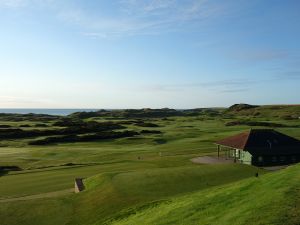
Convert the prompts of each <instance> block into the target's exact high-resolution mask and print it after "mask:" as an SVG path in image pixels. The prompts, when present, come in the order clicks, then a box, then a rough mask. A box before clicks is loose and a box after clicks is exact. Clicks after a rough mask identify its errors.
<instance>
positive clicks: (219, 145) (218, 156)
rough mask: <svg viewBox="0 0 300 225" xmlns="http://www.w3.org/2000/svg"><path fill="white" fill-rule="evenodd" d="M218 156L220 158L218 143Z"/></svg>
mask: <svg viewBox="0 0 300 225" xmlns="http://www.w3.org/2000/svg"><path fill="white" fill-rule="evenodd" d="M218 158H220V145H218Z"/></svg>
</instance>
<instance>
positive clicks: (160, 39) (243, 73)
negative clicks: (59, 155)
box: [0, 0, 300, 108]
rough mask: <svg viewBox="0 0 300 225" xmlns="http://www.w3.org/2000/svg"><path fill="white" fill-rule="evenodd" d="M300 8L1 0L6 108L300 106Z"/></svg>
mask: <svg viewBox="0 0 300 225" xmlns="http://www.w3.org/2000/svg"><path fill="white" fill-rule="evenodd" d="M299 12H300V1H298V0H286V1H282V0H264V1H261V0H251V1H249V0H226V1H224V0H145V1H142V0H115V1H108V0H107V1H104V0H98V1H97V0H64V1H61V0H0V28H1V30H0V62H1V64H0V65H1V66H0V78H1V82H0V108H7V107H8V108H142V107H151V108H160V107H170V108H195V107H210V106H229V105H231V104H234V103H240V102H246V103H251V104H297V103H298V104H299V103H300V101H299V100H300V97H299V96H300V95H299V94H300V91H299V87H300V41H299V40H300V25H299V24H300V13H299Z"/></svg>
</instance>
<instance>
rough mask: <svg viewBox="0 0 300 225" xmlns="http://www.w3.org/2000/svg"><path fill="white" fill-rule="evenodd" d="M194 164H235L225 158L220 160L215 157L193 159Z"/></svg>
mask: <svg viewBox="0 0 300 225" xmlns="http://www.w3.org/2000/svg"><path fill="white" fill-rule="evenodd" d="M191 161H192V162H193V163H200V164H229V163H234V161H233V160H232V159H225V158H222V157H220V158H218V157H213V156H202V157H197V158H193V159H191Z"/></svg>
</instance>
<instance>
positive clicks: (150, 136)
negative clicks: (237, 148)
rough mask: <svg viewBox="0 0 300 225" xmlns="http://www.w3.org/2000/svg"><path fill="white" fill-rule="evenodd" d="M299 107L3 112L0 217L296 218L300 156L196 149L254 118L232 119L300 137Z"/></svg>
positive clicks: (38, 220)
mask: <svg viewBox="0 0 300 225" xmlns="http://www.w3.org/2000/svg"><path fill="white" fill-rule="evenodd" d="M236 107H238V110H236V109H235V108H236ZM299 116H300V106H258V107H249V106H247V107H246V108H244V106H243V105H238V106H235V107H233V108H230V109H220V108H216V109H195V110H184V111H176V110H171V109H161V110H151V109H144V110H117V111H103V110H102V111H99V112H96V113H75V114H72V115H70V116H68V117H59V116H46V115H37V116H36V117H35V116H34V115H32V114H30V115H9V114H5V115H4V114H1V115H0V121H1V122H0V125H1V126H0V127H2V128H0V146H1V147H0V176H1V177H0V221H1V222H0V223H1V224H9V225H13V224H25V225H26V224H30V225H34V224H38V225H43V224H49V225H50V224H51V225H53V224H57V225H60V224H130V225H132V224H222V225H223V224H225V225H226V224H298V222H299V221H300V213H299V210H300V209H299V188H300V187H299V178H300V177H299V176H300V172H299V171H300V170H299V166H295V167H291V168H288V169H286V170H282V171H279V172H272V173H267V174H265V173H266V171H264V170H261V169H258V168H255V167H252V166H246V165H241V164H228V165H227V164H226V165H201V164H193V163H191V161H190V159H191V158H193V157H197V156H201V155H215V154H216V146H214V145H213V144H212V143H213V142H214V141H216V140H219V139H221V138H224V137H226V136H230V135H233V134H237V133H239V132H241V131H244V130H247V129H250V128H251V126H252V125H251V126H249V124H245V123H239V124H234V126H226V124H227V125H228V123H230V122H234V121H251V122H253V123H259V127H261V126H262V127H265V126H267V125H268V124H269V123H272V127H275V128H276V129H278V130H279V131H280V132H283V133H286V134H288V135H291V136H293V137H296V138H300V128H299V125H300V120H299V119H298V118H299ZM264 123H268V124H264ZM253 126H255V125H253ZM256 128H257V127H256ZM14 132H15V133H14ZM16 134H17V135H16ZM124 134H125V135H124ZM9 135H10V136H9ZM105 135H107V136H105ZM122 135H124V136H122ZM68 138H69V139H68ZM72 138H73V139H72ZM90 138H91V139H90ZM33 143H34V144H35V145H32V144H33ZM257 172H258V173H259V177H258V178H255V177H254V175H255V173H257ZM264 174H265V175H264ZM75 177H86V178H87V179H86V180H85V184H86V190H85V191H83V192H82V193H80V194H73V193H71V189H72V188H73V186H74V178H75ZM24 196H25V197H24Z"/></svg>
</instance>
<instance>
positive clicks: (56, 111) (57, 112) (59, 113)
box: [0, 108, 99, 116]
mask: <svg viewBox="0 0 300 225" xmlns="http://www.w3.org/2000/svg"><path fill="white" fill-rule="evenodd" d="M98 110H99V109H20V108H18V109H7V108H5V109H1V108H0V113H17V114H28V113H35V114H47V115H57V116H67V115H69V114H72V113H74V112H95V111H98Z"/></svg>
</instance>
